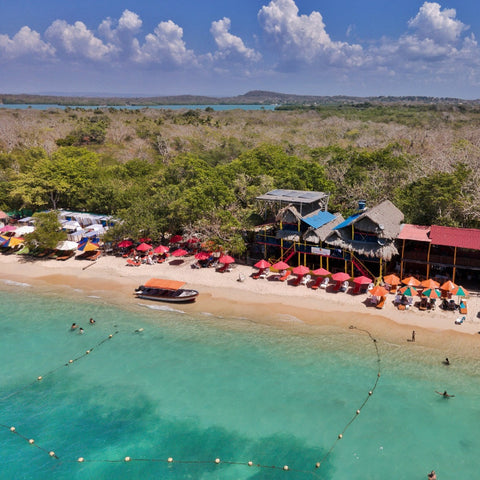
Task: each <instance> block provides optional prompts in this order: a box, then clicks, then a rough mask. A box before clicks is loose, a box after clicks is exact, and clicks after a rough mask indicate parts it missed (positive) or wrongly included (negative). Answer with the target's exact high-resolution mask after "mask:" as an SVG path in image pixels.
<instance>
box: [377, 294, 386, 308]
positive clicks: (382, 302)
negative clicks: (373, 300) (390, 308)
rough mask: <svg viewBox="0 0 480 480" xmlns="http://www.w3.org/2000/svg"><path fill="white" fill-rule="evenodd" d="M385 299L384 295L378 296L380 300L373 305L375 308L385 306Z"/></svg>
mask: <svg viewBox="0 0 480 480" xmlns="http://www.w3.org/2000/svg"><path fill="white" fill-rule="evenodd" d="M386 300H387V297H386V295H384V296H383V297H380V301H379V302H378V303H377V304H376V305H375V307H376V308H383V307H384V306H385V302H386Z"/></svg>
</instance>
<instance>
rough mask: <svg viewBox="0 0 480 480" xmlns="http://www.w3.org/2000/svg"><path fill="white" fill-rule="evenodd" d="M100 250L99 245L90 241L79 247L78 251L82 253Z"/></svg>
mask: <svg viewBox="0 0 480 480" xmlns="http://www.w3.org/2000/svg"><path fill="white" fill-rule="evenodd" d="M99 248H100V247H99V246H98V243H94V242H91V241H90V240H89V241H87V242H84V243H82V244H79V245H78V250H80V251H81V252H93V251H94V250H98V249H99Z"/></svg>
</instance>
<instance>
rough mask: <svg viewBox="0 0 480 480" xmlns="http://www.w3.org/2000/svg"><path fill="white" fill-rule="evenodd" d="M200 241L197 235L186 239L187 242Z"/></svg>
mask: <svg viewBox="0 0 480 480" xmlns="http://www.w3.org/2000/svg"><path fill="white" fill-rule="evenodd" d="M198 242H200V239H199V238H197V237H191V238H189V239H188V240H187V243H198Z"/></svg>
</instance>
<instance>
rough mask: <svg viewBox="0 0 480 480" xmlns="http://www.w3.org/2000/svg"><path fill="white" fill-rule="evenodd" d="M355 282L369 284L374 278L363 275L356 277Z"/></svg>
mask: <svg viewBox="0 0 480 480" xmlns="http://www.w3.org/2000/svg"><path fill="white" fill-rule="evenodd" d="M353 283H356V284H357V285H368V284H370V283H372V279H371V278H368V277H365V276H364V275H362V276H360V277H355V278H354V279H353Z"/></svg>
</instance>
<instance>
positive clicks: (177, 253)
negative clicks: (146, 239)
mask: <svg viewBox="0 0 480 480" xmlns="http://www.w3.org/2000/svg"><path fill="white" fill-rule="evenodd" d="M187 253H188V252H187V251H186V250H185V249H183V248H177V249H176V250H174V251H173V252H172V257H183V256H184V255H186V254H187Z"/></svg>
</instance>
